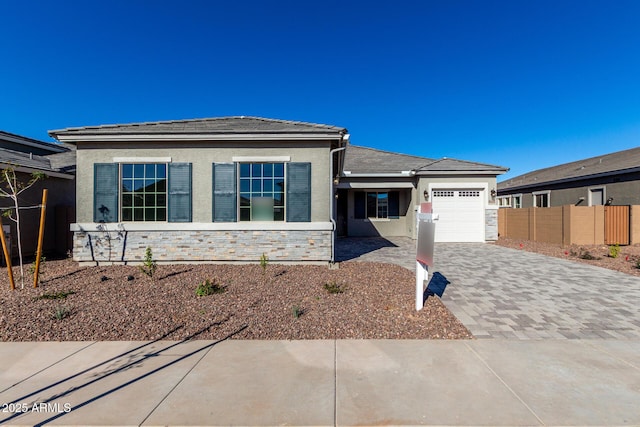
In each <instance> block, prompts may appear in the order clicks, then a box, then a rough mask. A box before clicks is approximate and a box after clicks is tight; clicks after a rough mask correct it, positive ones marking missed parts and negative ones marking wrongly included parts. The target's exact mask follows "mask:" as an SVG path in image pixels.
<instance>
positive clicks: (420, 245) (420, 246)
mask: <svg viewBox="0 0 640 427" xmlns="http://www.w3.org/2000/svg"><path fill="white" fill-rule="evenodd" d="M416 219H417V221H416V222H417V224H416V227H417V228H416V230H417V235H418V242H417V244H416V311H420V310H422V308H423V307H424V291H425V290H426V286H425V282H427V283H428V279H429V267H432V266H433V242H434V237H435V224H434V223H433V219H434V216H433V214H432V212H431V204H430V203H426V204H423V205H421V206H420V212H419V213H418V214H417V215H416Z"/></svg>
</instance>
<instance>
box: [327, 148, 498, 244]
mask: <svg viewBox="0 0 640 427" xmlns="http://www.w3.org/2000/svg"><path fill="white" fill-rule="evenodd" d="M507 170H508V169H507V168H504V167H501V166H495V165H488V164H483V163H476V162H469V161H464V160H456V159H448V158H443V159H430V158H425V157H417V156H410V155H405V154H399V153H392V152H387V151H381V150H375V149H372V148H367V147H360V146H354V145H350V146H349V147H348V148H347V150H346V158H345V163H344V168H343V171H342V179H341V180H340V183H339V184H338V185H337V188H338V212H337V223H338V234H341V235H348V236H406V237H411V238H414V239H415V238H416V229H415V224H416V212H417V210H418V207H419V206H420V204H421V203H429V204H430V205H431V208H432V210H433V213H434V214H435V216H436V218H437V219H436V235H435V239H436V242H485V241H492V240H497V238H498V229H497V209H498V207H497V205H495V204H494V200H495V192H496V177H497V176H498V175H500V174H503V173H505V172H506V171H507Z"/></svg>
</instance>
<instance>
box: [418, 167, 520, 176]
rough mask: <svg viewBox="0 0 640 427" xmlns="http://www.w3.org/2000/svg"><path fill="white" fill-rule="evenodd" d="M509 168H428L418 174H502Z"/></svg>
mask: <svg viewBox="0 0 640 427" xmlns="http://www.w3.org/2000/svg"><path fill="white" fill-rule="evenodd" d="M508 170H509V169H483V170H446V171H445V170H428V171H424V170H423V171H416V175H417V176H429V175H492V176H496V175H502V174H503V173H507V172H508Z"/></svg>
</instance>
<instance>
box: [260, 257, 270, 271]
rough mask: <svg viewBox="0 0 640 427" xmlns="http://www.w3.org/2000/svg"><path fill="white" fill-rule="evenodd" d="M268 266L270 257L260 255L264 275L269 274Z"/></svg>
mask: <svg viewBox="0 0 640 427" xmlns="http://www.w3.org/2000/svg"><path fill="white" fill-rule="evenodd" d="M267 265H269V257H268V256H267V255H266V254H265V253H264V252H263V253H262V255H260V267H262V274H263V275H264V274H265V273H266V272H267Z"/></svg>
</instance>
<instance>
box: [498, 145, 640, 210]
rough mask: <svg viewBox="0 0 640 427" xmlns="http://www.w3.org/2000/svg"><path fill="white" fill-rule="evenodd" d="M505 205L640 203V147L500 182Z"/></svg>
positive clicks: (500, 193) (499, 192)
mask: <svg viewBox="0 0 640 427" xmlns="http://www.w3.org/2000/svg"><path fill="white" fill-rule="evenodd" d="M498 204H499V205H500V206H501V207H512V208H528V207H551V206H563V205H579V206H594V205H638V204H640V147H636V148H632V149H629V150H623V151H617V152H614V153H609V154H603V155H601V156H596V157H590V158H588V159H584V160H578V161H575V162H569V163H564V164H561V165H557V166H552V167H549V168H544V169H538V170H534V171H532V172H528V173H526V174H523V175H520V176H516V177H515V178H511V179H508V180H505V181H503V182H500V183H499V184H498Z"/></svg>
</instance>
